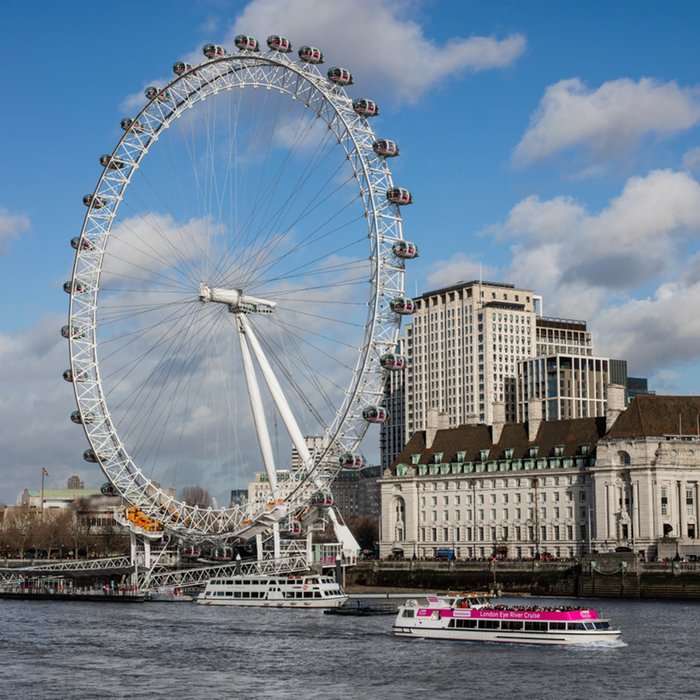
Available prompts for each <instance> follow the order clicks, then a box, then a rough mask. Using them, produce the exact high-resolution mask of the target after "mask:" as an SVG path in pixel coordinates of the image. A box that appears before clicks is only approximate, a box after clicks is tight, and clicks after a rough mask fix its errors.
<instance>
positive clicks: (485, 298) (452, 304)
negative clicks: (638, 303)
mask: <svg viewBox="0 0 700 700" xmlns="http://www.w3.org/2000/svg"><path fill="white" fill-rule="evenodd" d="M415 301H416V312H415V314H414V315H413V318H412V322H411V323H410V324H409V325H408V326H407V327H406V328H405V330H404V333H403V337H402V341H403V349H404V353H405V356H406V368H405V370H404V371H403V373H395V374H396V376H394V375H392V377H391V379H390V383H389V385H388V388H387V400H388V401H389V402H392V401H397V400H400V398H402V399H403V414H404V415H403V420H401V412H400V411H399V412H396V415H393V416H392V418H391V419H390V421H388V423H387V424H385V426H384V427H383V429H382V461H381V463H382V467H384V468H386V467H388V466H389V464H391V463H392V462H393V460H394V459H395V458H396V456H397V455H398V454H399V452H400V451H401V448H402V447H403V445H404V444H405V442H406V441H407V440H408V439H409V438H410V436H411V435H413V433H414V432H416V431H417V430H425V428H426V425H427V417H428V411H429V410H430V409H438V410H439V411H440V412H442V413H444V414H445V415H446V416H447V422H448V425H449V426H450V427H455V426H458V425H462V424H464V423H487V424H488V423H491V422H492V421H493V403H494V402H499V403H503V404H504V405H505V417H506V420H508V421H515V420H516V417H517V401H516V377H517V362H518V360H520V359H522V358H524V357H532V356H533V355H535V351H536V337H537V336H536V312H537V305H538V304H539V303H541V297H539V296H538V295H536V294H534V293H533V292H532V290H529V289H519V288H517V287H515V286H514V285H512V284H502V283H497V282H483V281H480V280H473V281H471V282H460V283H458V284H456V285H453V286H450V287H445V288H443V289H437V290H434V291H430V292H426V293H425V294H423V295H422V296H421V297H419V298H417V299H416V300H415ZM584 326H585V324H584ZM401 375H402V376H401ZM390 412H391V411H390Z"/></svg>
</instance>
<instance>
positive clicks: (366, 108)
mask: <svg viewBox="0 0 700 700" xmlns="http://www.w3.org/2000/svg"><path fill="white" fill-rule="evenodd" d="M352 108H353V110H354V111H355V114H359V115H360V116H361V117H376V116H378V114H379V107H378V106H377V103H376V102H375V101H374V100H368V99H367V98H365V97H358V98H357V99H356V100H353V101H352Z"/></svg>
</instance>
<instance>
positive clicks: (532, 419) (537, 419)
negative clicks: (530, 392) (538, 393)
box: [527, 399, 542, 442]
mask: <svg viewBox="0 0 700 700" xmlns="http://www.w3.org/2000/svg"><path fill="white" fill-rule="evenodd" d="M540 425H542V402H541V401H540V400H539V399H530V400H529V401H528V402H527V439H528V441H529V442H534V441H535V439H536V438H537V433H538V431H539V429H540Z"/></svg>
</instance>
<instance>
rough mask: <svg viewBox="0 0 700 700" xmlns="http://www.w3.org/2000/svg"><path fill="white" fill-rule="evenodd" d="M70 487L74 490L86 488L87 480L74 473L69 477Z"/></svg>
mask: <svg viewBox="0 0 700 700" xmlns="http://www.w3.org/2000/svg"><path fill="white" fill-rule="evenodd" d="M68 488H69V489H73V490H79V489H84V488H85V482H84V481H81V479H80V477H79V476H77V475H73V476H70V477H68Z"/></svg>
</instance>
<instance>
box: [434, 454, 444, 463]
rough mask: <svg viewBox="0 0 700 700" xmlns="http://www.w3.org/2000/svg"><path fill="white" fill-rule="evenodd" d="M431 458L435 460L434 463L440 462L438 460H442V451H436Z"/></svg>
mask: <svg viewBox="0 0 700 700" xmlns="http://www.w3.org/2000/svg"><path fill="white" fill-rule="evenodd" d="M433 460H434V461H435V464H440V462H442V452H436V453H435V454H434V455H433Z"/></svg>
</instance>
